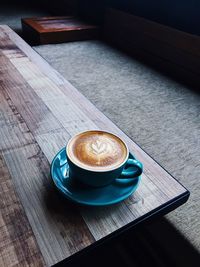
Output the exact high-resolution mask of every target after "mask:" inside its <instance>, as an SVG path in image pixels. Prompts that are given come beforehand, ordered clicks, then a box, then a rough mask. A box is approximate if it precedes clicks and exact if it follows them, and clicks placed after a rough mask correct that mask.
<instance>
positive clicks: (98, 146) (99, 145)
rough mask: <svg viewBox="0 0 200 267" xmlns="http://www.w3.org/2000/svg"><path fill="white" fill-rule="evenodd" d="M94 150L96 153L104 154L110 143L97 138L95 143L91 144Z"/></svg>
mask: <svg viewBox="0 0 200 267" xmlns="http://www.w3.org/2000/svg"><path fill="white" fill-rule="evenodd" d="M91 147H92V151H93V153H95V154H98V155H99V154H102V153H106V152H108V143H105V142H101V141H99V140H96V141H95V142H94V143H92V144H91Z"/></svg>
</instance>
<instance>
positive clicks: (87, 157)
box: [66, 130, 143, 187]
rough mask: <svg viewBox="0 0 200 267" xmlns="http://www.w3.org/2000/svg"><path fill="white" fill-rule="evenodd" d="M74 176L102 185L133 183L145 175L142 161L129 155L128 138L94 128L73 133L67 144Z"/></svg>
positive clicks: (78, 179)
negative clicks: (120, 182)
mask: <svg viewBox="0 0 200 267" xmlns="http://www.w3.org/2000/svg"><path fill="white" fill-rule="evenodd" d="M66 156H67V161H68V164H69V174H70V178H72V179H75V180H77V181H79V182H81V183H83V184H85V185H89V186H94V187H100V186H106V185H108V184H111V183H113V182H114V181H115V180H116V181H122V180H123V182H124V183H126V182H127V183H129V184H130V182H131V181H134V179H135V178H136V177H138V176H140V175H141V174H142V171H143V166H142V163H141V162H139V161H138V160H136V159H133V158H129V149H128V147H127V145H126V144H125V142H124V141H122V140H121V138H119V137H118V136H116V135H114V134H113V133H110V132H106V131H100V130H93V131H85V132H82V133H79V134H77V135H75V136H73V137H72V138H71V139H70V140H69V142H68V144H67V146H66Z"/></svg>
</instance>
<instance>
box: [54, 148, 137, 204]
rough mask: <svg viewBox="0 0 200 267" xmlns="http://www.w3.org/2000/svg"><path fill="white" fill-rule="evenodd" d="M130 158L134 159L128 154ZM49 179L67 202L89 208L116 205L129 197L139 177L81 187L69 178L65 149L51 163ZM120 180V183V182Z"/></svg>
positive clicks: (135, 187)
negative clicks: (127, 180) (127, 181)
mask: <svg viewBox="0 0 200 267" xmlns="http://www.w3.org/2000/svg"><path fill="white" fill-rule="evenodd" d="M129 157H130V158H134V157H133V155H132V154H129ZM51 177H52V179H53V182H54V184H55V186H56V188H57V189H58V190H59V191H60V192H61V193H62V194H63V195H64V196H65V197H66V198H68V199H69V200H71V201H73V202H75V203H78V204H82V205H89V206H107V205H111V204H115V203H118V202H120V201H122V200H124V199H126V198H127V197H129V196H130V195H131V194H132V193H133V192H134V191H135V190H136V189H137V187H138V185H139V181H140V177H136V178H135V179H134V181H131V182H130V183H124V180H126V179H123V180H122V179H116V180H115V182H113V183H112V184H110V185H107V186H104V187H97V188H96V187H91V186H86V185H82V184H80V183H78V182H76V181H74V180H72V179H71V178H70V177H69V166H68V163H67V159H66V152H65V148H63V149H61V150H60V151H59V152H58V153H57V154H56V156H55V157H54V159H53V161H52V163H51ZM121 180H122V181H121Z"/></svg>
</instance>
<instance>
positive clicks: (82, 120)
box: [0, 26, 189, 267]
mask: <svg viewBox="0 0 200 267" xmlns="http://www.w3.org/2000/svg"><path fill="white" fill-rule="evenodd" d="M88 129H103V130H107V131H111V132H113V133H115V134H118V135H119V136H120V137H121V138H122V139H123V140H124V141H125V142H126V143H127V145H128V146H129V148H130V151H131V152H132V153H134V154H135V156H136V158H137V159H138V160H140V161H141V162H142V163H143V164H144V173H143V175H142V179H141V184H140V186H139V188H138V190H137V191H136V192H135V193H134V194H133V195H132V196H131V197H129V198H128V199H127V200H126V201H123V202H122V203H120V204H118V205H114V206H110V207H101V208H90V207H78V206H76V205H74V204H71V203H70V202H68V201H67V200H65V199H64V198H63V197H61V196H60V195H59V194H58V193H57V191H56V190H55V188H54V186H53V184H52V181H51V178H50V175H49V167H50V163H51V161H52V159H53V157H54V155H55V153H57V152H58V150H59V149H61V148H62V147H64V146H65V145H66V143H67V141H68V140H69V138H70V137H71V136H72V135H74V134H76V133H78V132H80V131H83V130H88ZM0 135H1V138H0V190H1V199H0V205H1V212H0V265H1V266H6V267H7V266H13V265H14V264H13V263H16V264H20V262H23V264H24V265H23V266H26V265H27V266H43V265H46V266H52V265H54V264H56V263H58V262H60V261H62V260H64V259H67V258H68V257H69V256H72V255H74V254H75V253H76V252H78V251H81V250H83V249H84V248H86V247H88V246H89V245H92V244H94V243H95V242H96V241H98V240H101V239H102V238H105V237H107V236H109V235H110V234H112V233H114V232H115V231H116V230H119V229H121V228H122V227H125V226H127V225H128V224H129V223H133V222H134V221H135V220H137V219H139V218H140V217H141V216H147V215H148V216H149V215H150V214H151V213H154V212H155V211H156V210H157V209H159V208H160V209H161V208H162V209H163V208H164V207H165V205H166V207H167V206H168V205H170V202H173V201H175V200H176V199H179V198H182V197H183V196H185V201H186V200H187V198H188V195H189V193H188V191H187V190H186V189H185V188H184V187H183V186H182V185H181V184H179V183H178V182H177V181H176V180H175V179H174V178H173V177H171V175H170V174H169V173H167V172H166V171H165V170H164V169H163V168H162V167H161V166H160V165H159V164H158V163H156V162H155V161H154V160H153V159H152V158H151V157H150V156H149V155H147V154H146V153H145V152H144V151H143V150H142V149H141V148H140V147H139V146H138V145H137V144H136V143H134V142H133V141H132V140H131V139H130V138H129V137H128V136H127V135H126V134H125V133H123V132H122V131H121V130H120V129H119V128H117V126H116V125H115V124H113V123H112V122H111V121H110V120H109V119H108V118H107V117H106V116H105V115H103V114H102V113H101V112H100V111H98V110H97V109H96V107H95V106H94V105H93V104H92V103H90V102H89V101H88V100H87V99H86V98H85V97H84V96H83V95H81V94H80V93H79V92H78V91H77V90H76V89H75V88H74V87H73V86H72V85H71V84H70V83H69V82H68V81H66V80H65V79H64V78H63V77H62V76H61V75H60V74H59V73H58V72H56V71H55V70H54V69H53V68H52V67H51V66H50V65H49V64H48V63H47V62H46V61H45V60H44V59H43V58H41V57H40V56H39V55H38V54H37V53H36V52H35V51H34V50H33V49H32V48H31V47H30V46H29V45H27V44H26V43H25V42H24V41H23V40H22V39H21V38H20V37H19V36H18V35H17V34H16V33H14V32H13V31H12V30H11V29H10V28H9V27H7V26H0ZM36 257H37V260H35V258H36ZM19 266H20V265H19Z"/></svg>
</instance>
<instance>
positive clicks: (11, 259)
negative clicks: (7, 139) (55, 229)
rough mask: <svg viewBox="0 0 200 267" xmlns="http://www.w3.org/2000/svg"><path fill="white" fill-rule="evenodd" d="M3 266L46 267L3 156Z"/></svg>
mask: <svg viewBox="0 0 200 267" xmlns="http://www.w3.org/2000/svg"><path fill="white" fill-rule="evenodd" d="M0 195H1V197H0V266H2V267H4V266H5V267H8V266H33V264H35V262H37V264H35V266H38V267H39V266H44V260H43V257H42V255H41V252H40V250H39V247H38V245H37V242H36V239H35V236H34V234H33V232H32V229H31V227H30V224H29V222H28V219H27V217H26V214H25V212H24V209H23V207H22V205H21V203H20V201H19V198H18V196H17V194H16V192H15V190H14V187H13V181H12V179H11V177H10V173H9V171H8V169H7V166H6V164H5V161H4V160H3V158H2V155H1V154H0Z"/></svg>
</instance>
